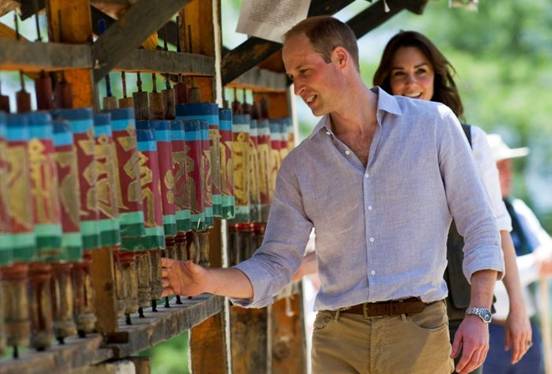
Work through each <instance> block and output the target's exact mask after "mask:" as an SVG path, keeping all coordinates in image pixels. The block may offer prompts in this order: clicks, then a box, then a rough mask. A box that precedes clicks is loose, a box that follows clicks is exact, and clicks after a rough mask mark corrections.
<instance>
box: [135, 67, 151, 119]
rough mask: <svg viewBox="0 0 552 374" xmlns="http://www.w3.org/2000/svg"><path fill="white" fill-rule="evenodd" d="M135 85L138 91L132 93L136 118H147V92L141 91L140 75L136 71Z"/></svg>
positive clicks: (148, 114) (148, 113) (148, 115)
mask: <svg viewBox="0 0 552 374" xmlns="http://www.w3.org/2000/svg"><path fill="white" fill-rule="evenodd" d="M136 87H137V88H138V91H136V92H134V93H133V94H132V98H133V101H134V112H135V117H136V119H137V120H148V119H149V118H150V112H149V100H148V93H147V92H144V91H142V76H141V74H140V72H138V73H136Z"/></svg>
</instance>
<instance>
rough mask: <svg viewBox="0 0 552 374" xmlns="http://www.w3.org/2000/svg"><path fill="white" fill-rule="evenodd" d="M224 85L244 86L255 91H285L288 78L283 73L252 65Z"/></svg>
mask: <svg viewBox="0 0 552 374" xmlns="http://www.w3.org/2000/svg"><path fill="white" fill-rule="evenodd" d="M226 87H230V88H232V87H236V88H245V89H249V90H254V91H255V92H283V93H285V92H287V89H288V79H287V76H286V75H285V74H283V73H276V72H273V71H270V70H266V69H259V68H257V67H253V68H251V69H249V70H248V71H246V72H245V73H244V74H242V75H240V76H239V77H238V78H236V79H234V80H233V81H232V82H231V83H230V84H228V85H226Z"/></svg>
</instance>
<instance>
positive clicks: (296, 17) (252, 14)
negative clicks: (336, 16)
mask: <svg viewBox="0 0 552 374" xmlns="http://www.w3.org/2000/svg"><path fill="white" fill-rule="evenodd" d="M309 6H310V0H278V1H274V0H243V1H242V5H241V9H240V19H239V20H238V27H237V28H236V31H237V32H240V33H243V34H247V35H250V36H256V37H258V38H263V39H267V40H271V41H273V42H278V43H281V42H282V37H283V35H284V33H285V32H286V31H288V30H289V29H290V28H291V27H292V26H294V25H295V24H296V23H298V22H299V21H302V20H304V19H305V18H307V14H308V11H309Z"/></svg>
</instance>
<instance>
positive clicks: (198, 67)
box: [115, 49, 215, 76]
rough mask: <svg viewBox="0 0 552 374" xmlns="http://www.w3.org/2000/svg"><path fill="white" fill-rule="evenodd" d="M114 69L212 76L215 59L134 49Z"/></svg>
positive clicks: (188, 54) (196, 55)
mask: <svg viewBox="0 0 552 374" xmlns="http://www.w3.org/2000/svg"><path fill="white" fill-rule="evenodd" d="M115 70H125V71H141V72H145V71H146V72H162V73H173V74H184V75H208V76H213V75H215V60H214V58H212V57H209V56H204V55H198V54H191V53H177V52H165V51H151V50H146V49H136V50H134V51H131V52H129V53H128V55H127V56H126V57H125V58H124V59H122V60H121V61H120V62H119V63H118V64H117V66H116V67H115Z"/></svg>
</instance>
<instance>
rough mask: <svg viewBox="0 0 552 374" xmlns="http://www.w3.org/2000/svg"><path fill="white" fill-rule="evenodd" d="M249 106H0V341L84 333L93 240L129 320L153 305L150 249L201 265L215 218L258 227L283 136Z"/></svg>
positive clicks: (286, 132)
mask: <svg viewBox="0 0 552 374" xmlns="http://www.w3.org/2000/svg"><path fill="white" fill-rule="evenodd" d="M256 107H257V105H254V106H249V105H247V104H245V105H241V104H240V103H239V102H238V101H235V102H234V103H233V108H234V109H235V110H236V112H237V114H236V115H232V111H231V110H230V109H225V108H222V109H219V108H218V106H217V105H216V104H212V103H183V104H176V105H175V116H174V119H138V120H137V119H136V116H135V109H134V108H133V107H119V108H115V109H107V110H104V111H103V112H101V113H94V112H93V111H92V109H54V110H50V111H38V112H29V113H22V114H0V175H2V174H4V176H3V177H0V197H1V198H0V282H1V288H0V290H1V291H0V305H2V306H4V307H3V308H0V313H3V316H0V350H2V351H3V350H4V348H5V346H6V345H8V346H11V347H13V348H14V355H15V356H17V353H16V352H17V349H18V347H21V346H23V347H24V346H28V345H30V346H31V347H33V348H35V349H38V350H43V349H46V348H48V347H49V346H50V345H51V343H52V340H53V339H54V337H55V338H57V340H58V341H60V342H63V341H64V339H65V338H66V337H68V336H72V335H75V334H76V333H77V332H78V333H79V335H81V336H82V335H85V334H86V333H90V332H93V331H94V329H95V322H96V317H95V315H94V302H93V298H94V294H93V289H92V287H91V280H90V270H89V269H90V258H91V253H92V251H94V250H97V249H98V248H105V247H112V248H113V249H114V253H115V255H114V256H115V258H114V267H115V269H114V274H115V285H116V294H117V310H118V312H119V314H120V315H121V316H123V315H126V318H127V323H131V319H130V316H131V315H132V314H134V313H138V314H139V315H141V316H143V308H145V307H149V306H152V307H153V309H154V310H155V308H156V301H157V300H158V299H159V298H160V293H161V281H160V267H159V259H160V257H161V256H167V257H171V258H177V259H191V260H194V261H195V262H198V263H201V264H204V265H208V258H209V256H208V240H207V238H206V232H207V230H209V229H210V228H211V227H212V226H213V222H214V218H215V217H220V218H225V219H229V220H230V230H231V232H233V231H234V229H237V228H239V229H240V230H243V231H244V232H245V233H246V234H245V235H246V236H247V235H248V233H249V232H259V230H260V229H259V227H261V228H264V227H263V226H262V222H266V217H267V215H268V208H269V203H270V197H271V194H272V191H273V188H274V184H275V175H276V172H277V170H278V167H279V165H280V163H281V160H282V158H283V157H285V155H286V154H287V152H288V150H289V146H288V144H291V142H290V139H291V136H290V125H289V120H288V119H281V120H277V121H268V119H267V118H266V116H264V118H262V117H263V116H262V115H260V114H259V112H260V110H259V111H257V110H256ZM261 107H262V105H261ZM142 118H144V116H142ZM250 229H252V230H253V231H250ZM240 230H238V231H240ZM255 230H256V231H255ZM250 247H251V249H250V252H251V251H252V250H254V248H253V246H250ZM255 248H256V247H255ZM249 255H250V253H248V254H245V253H242V254H241V257H239V258H242V259H243V258H244V256H249ZM232 256H234V255H232ZM234 257H235V256H234ZM234 257H233V258H234Z"/></svg>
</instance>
